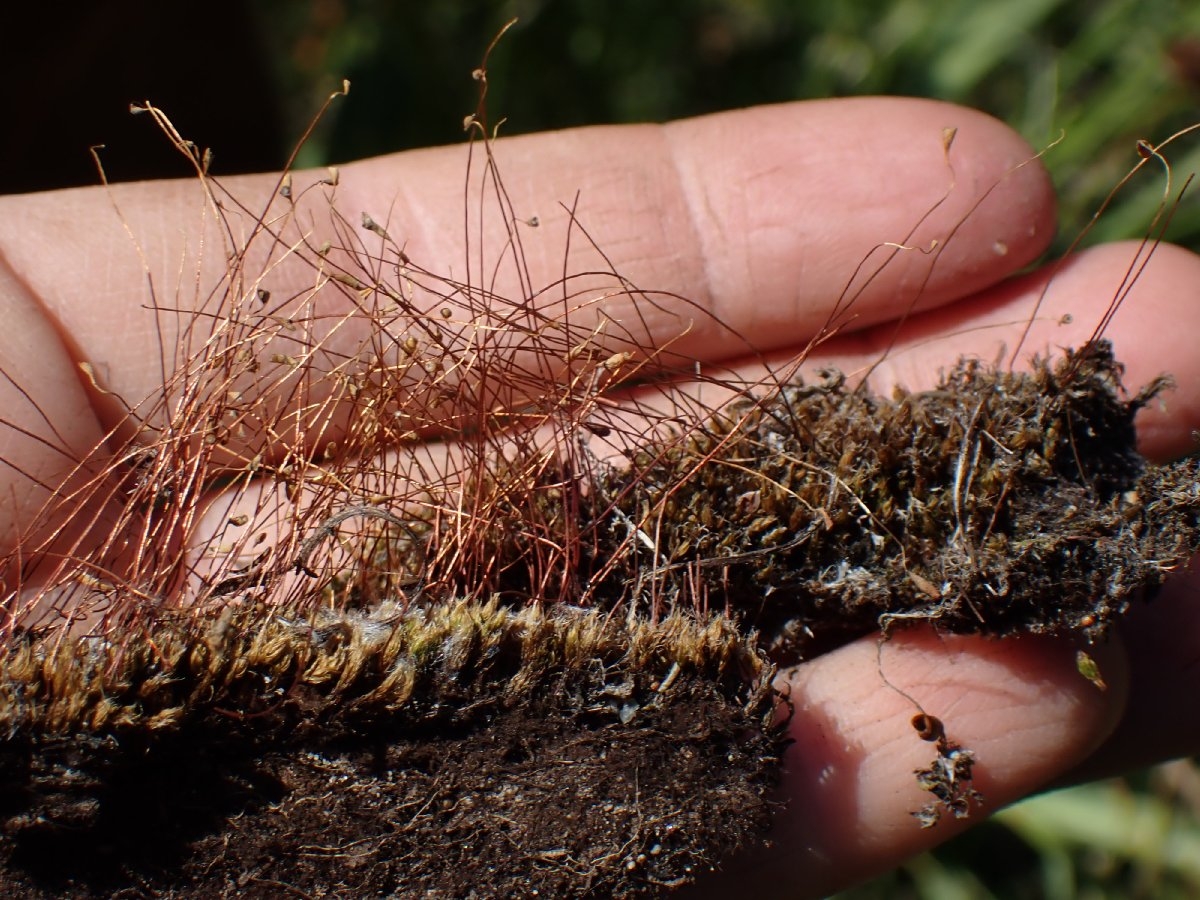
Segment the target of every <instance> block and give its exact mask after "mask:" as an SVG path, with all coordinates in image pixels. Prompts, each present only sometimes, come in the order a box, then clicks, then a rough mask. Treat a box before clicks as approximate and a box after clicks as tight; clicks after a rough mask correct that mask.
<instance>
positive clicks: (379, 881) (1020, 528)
mask: <svg viewBox="0 0 1200 900" xmlns="http://www.w3.org/2000/svg"><path fill="white" fill-rule="evenodd" d="M1120 375H1121V369H1120V366H1119V365H1118V364H1117V363H1116V362H1115V361H1114V359H1113V357H1112V353H1111V349H1110V348H1109V347H1108V345H1107V344H1106V343H1103V342H1098V343H1096V344H1094V345H1092V346H1089V347H1088V348H1085V349H1084V350H1081V351H1078V352H1074V353H1070V354H1068V355H1067V356H1066V358H1065V359H1064V360H1062V361H1061V362H1059V363H1057V364H1055V365H1050V364H1048V363H1041V364H1039V365H1037V366H1036V367H1035V369H1034V371H1033V372H1032V373H1029V374H1015V373H1008V372H997V371H994V370H992V369H989V368H987V367H986V366H983V365H981V364H979V363H977V362H969V361H967V362H961V363H959V364H958V365H957V366H956V367H955V368H953V369H952V370H950V371H949V372H948V373H947V374H946V375H945V377H944V378H943V379H942V382H941V384H940V385H939V386H938V387H937V388H936V389H935V390H932V391H927V392H923V393H903V392H898V393H896V394H894V395H893V396H891V397H879V396H876V395H872V394H870V393H869V392H867V391H866V390H861V389H856V390H852V389H849V388H847V387H846V386H845V385H844V384H843V382H842V380H841V379H840V377H839V376H836V374H830V375H829V377H828V378H827V379H826V380H825V381H824V382H822V383H817V384H809V385H805V384H799V383H797V384H793V385H788V386H785V387H782V388H781V389H780V390H779V391H778V392H777V393H776V394H774V395H773V396H770V397H766V398H764V399H760V400H757V401H752V400H749V399H747V400H745V401H742V402H740V403H735V404H733V405H731V406H730V407H728V408H727V409H726V410H724V411H723V412H722V414H721V415H720V416H718V417H716V418H714V419H713V420H712V421H710V422H709V423H707V424H706V425H704V426H703V427H700V428H697V429H693V430H690V431H688V432H687V433H686V434H683V435H679V436H676V437H675V438H670V437H663V436H659V437H651V438H648V439H647V440H646V441H645V442H644V443H643V444H642V445H640V446H639V447H638V448H636V449H635V451H634V452H632V453H631V454H630V456H631V458H630V465H629V466H628V467H624V468H617V467H610V466H607V465H602V464H599V463H596V462H595V461H592V462H593V463H595V464H594V465H593V466H592V467H591V468H590V469H589V470H588V471H586V472H583V471H573V470H571V469H570V464H569V463H568V461H567V460H562V461H559V464H558V465H556V466H545V467H539V471H542V472H546V473H549V474H547V475H545V476H544V477H545V483H542V482H540V481H538V480H537V479H536V478H535V479H533V480H531V481H529V482H528V483H525V484H522V485H509V484H507V483H504V484H501V483H500V482H499V479H502V478H503V477H505V475H506V471H505V470H504V469H503V467H502V464H500V463H497V468H496V470H495V471H494V472H493V473H492V475H491V477H492V478H493V479H496V480H497V481H496V483H495V484H488V483H486V482H480V483H479V484H477V485H475V488H476V489H477V490H479V491H489V492H490V493H488V494H487V495H486V499H487V503H486V504H480V507H479V508H487V509H489V510H490V511H491V512H492V513H494V516H493V519H494V521H491V522H488V523H477V524H480V525H486V527H480V528H478V529H475V530H474V531H473V532H472V534H473V535H475V537H474V538H473V539H474V540H476V541H477V543H476V544H475V545H473V546H470V547H463V546H458V545H454V544H452V541H454V540H455V539H456V535H458V534H460V532H457V531H454V530H453V529H448V530H446V531H445V532H444V533H443V532H441V531H439V530H438V528H437V527H436V525H435V524H433V523H431V522H425V521H418V520H414V521H412V522H404V521H400V522H399V523H396V522H394V521H393V520H396V519H397V516H396V514H394V513H391V512H386V511H385V512H375V513H373V516H374V517H375V518H379V519H383V520H386V521H388V522H389V523H391V524H393V525H397V529H396V532H395V535H394V537H395V542H396V543H395V545H394V546H392V547H391V550H392V551H394V552H390V555H389V558H390V559H392V560H393V561H394V560H395V559H402V560H408V561H409V563H411V566H410V569H411V571H404V572H401V575H402V576H404V577H406V578H408V579H409V583H411V582H412V581H413V580H414V579H416V580H419V582H420V584H421V589H420V590H419V591H414V592H413V593H414V598H413V599H411V600H410V601H409V602H410V606H404V605H395V604H392V605H389V604H387V603H385V604H382V605H379V606H371V607H369V609H368V610H367V611H366V612H363V611H359V612H354V611H343V612H341V613H337V614H333V613H322V614H319V615H315V616H314V614H313V613H312V612H311V610H310V611H308V612H305V611H304V610H300V609H296V610H292V611H290V612H288V611H285V610H280V609H278V608H272V607H270V606H268V605H265V604H256V603H254V602H253V601H252V599H251V598H252V597H253V596H254V595H253V593H252V592H247V593H246V594H245V595H244V596H243V595H242V594H239V593H237V592H235V593H234V594H233V595H232V596H231V597H230V598H229V604H228V605H227V606H226V609H225V612H224V613H221V614H220V615H219V617H218V618H217V619H215V620H205V619H204V618H203V617H202V616H201V615H199V614H197V613H196V612H195V611H192V612H191V613H184V614H180V618H179V620H178V621H176V622H173V621H172V620H171V619H170V618H169V613H167V612H165V611H164V612H163V613H162V617H161V618H160V619H159V620H157V621H155V622H153V623H151V624H149V625H146V626H144V627H145V630H143V631H139V632H137V633H134V634H132V635H125V636H123V637H122V638H121V640H120V642H119V646H118V645H117V644H116V643H112V642H108V641H102V640H97V639H79V640H58V639H56V638H55V637H54V636H53V635H47V636H41V637H39V636H37V635H27V636H26V637H25V638H24V639H23V640H21V641H18V642H17V643H15V644H13V645H12V646H11V647H10V648H9V649H8V651H7V655H6V656H5V657H4V659H3V660H0V733H2V734H7V735H8V737H7V739H6V740H5V741H3V742H2V743H0V880H3V883H4V884H5V886H7V887H9V888H10V889H12V890H16V891H19V892H20V893H22V894H23V895H24V896H31V897H51V896H53V897H61V896H67V897H100V896H137V897H143V896H146V897H185V896H186V897H224V896H234V895H237V896H263V897H268V896H270V897H277V896H288V895H293V896H304V897H320V896H346V895H363V894H378V895H395V896H430V897H474V896H480V897H482V896H528V895H532V894H534V893H535V892H536V893H538V894H540V895H543V896H596V897H601V896H630V895H636V894H639V893H655V892H659V891H663V890H666V889H668V888H669V887H671V886H673V885H678V884H683V883H686V882H687V881H689V880H691V879H692V878H693V877H695V876H696V875H698V874H700V873H701V872H703V871H705V870H706V869H708V868H710V867H712V866H716V865H719V864H720V862H721V860H722V859H724V858H726V857H727V856H728V854H729V853H731V852H733V851H735V850H736V849H738V848H739V847H743V846H746V845H748V844H751V843H753V842H756V841H760V840H763V839H764V836H765V835H767V834H768V829H769V823H770V814H771V801H770V799H769V798H770V793H771V789H772V786H773V785H774V783H775V780H776V778H777V776H778V771H779V761H780V757H781V752H782V738H781V732H780V730H779V729H778V728H777V727H776V726H774V725H772V724H771V722H772V715H773V710H774V703H775V698H774V697H773V695H772V693H771V690H770V678H771V674H772V666H771V664H769V663H768V662H767V661H766V653H767V652H768V651H769V652H770V653H771V654H772V655H773V656H774V657H775V658H776V659H777V660H789V661H790V660H794V659H796V658H798V657H800V656H806V655H811V654H812V653H814V652H816V651H817V650H819V649H820V648H823V647H827V646H829V645H831V644H833V643H837V642H841V641H844V640H846V639H848V638H849V637H852V636H854V635H857V634H861V633H864V632H867V631H869V630H871V629H875V628H879V627H881V626H882V627H884V628H885V629H886V628H888V627H893V626H894V625H895V624H896V623H898V622H904V621H906V620H925V621H930V622H932V623H934V624H935V625H936V626H937V627H939V628H945V629H948V630H953V631H959V632H975V633H983V634H989V635H995V636H1003V635H1007V634H1014V633H1029V632H1036V633H1044V632H1081V633H1084V634H1087V635H1091V636H1098V635H1100V634H1102V633H1103V632H1104V630H1105V629H1106V628H1107V627H1109V625H1110V624H1111V623H1112V622H1113V620H1114V619H1115V618H1116V617H1118V616H1119V615H1120V614H1121V613H1122V612H1124V610H1125V609H1126V608H1127V607H1128V605H1129V603H1130V602H1131V601H1132V600H1133V599H1134V598H1135V597H1136V596H1138V595H1139V594H1141V593H1146V592H1148V591H1152V589H1153V588H1154V587H1155V586H1157V585H1158V584H1160V583H1161V582H1162V580H1163V579H1164V578H1165V577H1166V575H1167V574H1168V573H1169V572H1170V571H1171V570H1173V569H1174V568H1176V567H1178V566H1180V565H1182V564H1184V563H1185V562H1186V560H1187V559H1188V558H1189V557H1190V555H1191V554H1192V553H1193V552H1195V551H1196V550H1197V548H1198V547H1200V462H1197V461H1196V460H1195V459H1193V460H1185V461H1182V462H1179V463H1176V464H1174V465H1171V466H1150V465H1148V464H1147V463H1146V462H1145V461H1144V460H1143V459H1142V458H1141V457H1140V456H1139V455H1138V453H1137V450H1136V430H1135V428H1134V417H1135V415H1136V413H1137V410H1138V409H1139V408H1140V407H1141V406H1142V405H1144V404H1145V403H1146V402H1147V401H1149V400H1150V398H1152V397H1153V396H1154V395H1155V394H1156V393H1157V392H1158V391H1160V390H1161V389H1163V388H1164V387H1165V382H1164V381H1160V382H1156V383H1154V384H1152V385H1150V386H1149V387H1148V388H1147V389H1145V390H1143V391H1142V392H1141V393H1140V394H1138V395H1136V396H1134V397H1132V398H1130V397H1127V396H1126V395H1125V394H1124V392H1123V389H1122V387H1121V383H1120ZM539 477H541V476H539ZM510 488H511V490H510ZM509 495H511V497H512V498H515V499H511V500H506V499H504V498H505V497H506V496H509ZM483 496H484V495H481V497H483ZM506 504H507V505H506ZM352 514H353V515H361V514H363V513H362V512H361V510H359V511H354V512H353V513H352ZM568 516H572V517H574V518H573V519H571V521H570V522H569V523H567V517H568ZM342 518H344V516H335V519H334V521H333V524H331V525H328V527H323V529H318V532H317V534H318V540H323V539H324V538H325V537H327V536H328V533H332V531H333V530H334V528H335V527H336V526H337V525H338V524H340V523H341V521H342ZM564 523H567V524H569V526H570V527H569V529H567V530H566V531H562V532H561V533H562V534H568V533H569V534H572V535H575V540H574V541H573V542H572V543H571V545H570V546H571V552H570V553H563V554H562V555H561V557H552V556H551V557H548V556H547V554H546V552H545V548H546V547H547V546H551V545H554V546H557V543H556V542H557V538H554V535H555V534H558V533H559V532H556V531H554V529H555V528H556V527H558V526H562V525H564ZM564 527H565V526H564ZM489 529H490V530H489ZM548 536H549V537H548ZM389 540H390V538H388V537H386V536H385V537H384V538H382V539H381V544H382V545H383V546H384V550H385V551H387V550H388V541H389ZM561 543H563V544H565V543H566V542H565V541H564V542H561ZM305 546H306V548H308V547H309V545H308V544H306V545H305ZM312 546H315V544H313V545H312ZM308 553H309V549H305V551H304V553H303V554H302V556H301V558H300V559H299V560H297V561H296V565H297V566H299V567H300V568H301V570H302V571H314V570H311V569H310V568H309V567H308V565H307V562H308V559H307V556H308ZM464 559H468V560H475V561H476V562H479V561H483V562H486V563H487V565H486V567H485V568H487V570H488V571H489V572H491V573H493V574H492V575H489V576H488V577H489V578H492V579H493V580H492V581H489V582H488V583H486V584H479V585H475V586H474V587H475V589H476V590H477V592H478V595H480V596H482V595H488V596H492V597H494V598H503V602H500V600H499V599H492V600H488V601H487V602H482V601H479V600H462V599H455V598H456V596H458V595H456V594H455V593H454V592H453V590H452V588H453V586H454V585H455V579H456V578H460V577H461V573H460V570H459V569H455V568H452V567H453V566H459V565H461V561H462V560H464ZM547 560H549V561H547ZM443 561H448V562H443ZM439 565H444V566H445V567H446V570H445V571H440V570H439V569H438V566H439ZM555 567H558V569H556V568H555ZM568 567H570V570H569V571H566V570H567V568H568ZM401 568H403V566H401ZM559 570H562V571H559ZM559 576H562V577H559ZM544 584H555V585H562V586H564V588H563V589H564V590H566V588H567V587H570V589H571V590H575V591H576V593H574V594H570V595H564V596H563V597H561V598H559V599H558V600H557V601H556V602H555V603H548V604H545V606H544V607H543V605H542V604H541V600H542V599H543V598H541V597H540V595H537V594H536V591H535V589H534V587H532V586H534V585H544ZM255 586H256V587H257V588H260V589H262V590H266V589H268V588H269V587H270V582H269V580H268V579H266V576H264V577H263V578H261V579H258V580H257V581H256V583H255ZM1047 598H1052V599H1053V603H1048V602H1046V601H1047ZM417 600H419V601H420V604H421V605H416V604H417ZM239 604H241V605H239ZM712 609H724V610H725V611H726V615H727V616H728V618H727V617H722V616H717V617H713V616H710V615H709V614H708V613H707V612H705V611H706V610H712ZM752 627H753V628H757V629H759V630H758V631H752V630H751V628H752ZM951 727H952V723H951ZM935 737H936V739H937V746H936V752H937V758H936V759H935V760H934V761H933V764H932V765H931V766H930V767H929V768H928V769H925V770H922V771H921V772H919V773H917V777H918V783H919V784H921V786H922V787H923V788H924V789H925V790H927V791H928V792H929V793H930V794H931V796H932V800H931V803H930V805H929V806H927V807H926V808H925V809H923V810H920V811H917V816H918V819H919V820H920V821H921V824H923V825H927V826H928V825H932V824H934V823H935V822H936V821H937V820H938V818H939V817H940V816H941V815H943V814H945V813H949V814H952V815H954V816H963V815H966V814H968V813H969V811H970V809H971V808H972V806H973V805H974V804H975V803H976V801H977V800H978V795H977V794H976V793H975V791H974V789H973V787H972V786H971V778H972V770H973V767H974V766H975V765H976V764H977V763H978V764H981V765H986V760H976V758H975V755H974V754H973V752H972V751H971V750H970V748H964V747H961V746H959V745H958V744H956V743H954V742H953V741H952V740H950V738H949V737H948V736H947V735H946V734H945V733H944V732H942V731H941V730H940V723H939V729H938V730H937V733H936V735H935Z"/></svg>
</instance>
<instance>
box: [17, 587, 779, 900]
mask: <svg viewBox="0 0 1200 900" xmlns="http://www.w3.org/2000/svg"><path fill="white" fill-rule="evenodd" d="M274 621H276V622H277V621H278V620H277V619H275V620H274ZM381 621H384V620H382V619H380V618H379V617H376V618H375V619H372V620H368V619H359V618H350V619H345V620H342V621H339V622H335V623H329V622H327V623H325V624H324V625H323V626H322V627H320V628H317V629H307V630H304V629H300V630H297V629H294V628H293V629H287V628H281V627H279V626H278V625H274V626H272V625H264V623H263V621H261V620H259V621H257V622H256V620H255V618H254V616H252V615H247V616H243V617H242V618H241V620H240V621H237V622H235V623H232V624H231V623H228V622H226V623H223V627H222V628H220V629H218V630H214V631H213V632H211V633H210V635H209V638H208V640H207V647H208V649H207V650H206V651H204V652H199V653H198V652H195V648H196V647H199V646H204V645H205V644H206V641H205V640H204V639H203V636H201V635H196V634H195V633H193V634H191V635H190V636H185V635H179V636H178V637H177V638H175V637H173V636H172V635H171V634H170V633H166V632H161V631H160V633H158V634H157V635H156V637H157V639H158V640H157V641H155V643H156V644H157V645H158V652H157V653H153V654H151V653H148V654H146V655H145V656H144V657H142V658H140V659H139V658H137V654H134V655H133V656H125V657H118V656H117V655H115V654H106V653H99V654H97V653H95V652H93V653H91V654H88V655H79V654H77V655H75V656H74V657H71V656H70V655H68V654H63V653H59V654H56V653H55V652H54V651H53V650H52V649H49V648H40V652H34V653H27V654H26V655H25V658H24V659H20V660H15V661H14V660H12V659H10V663H13V664H11V665H10V667H9V669H8V672H7V673H6V674H7V675H8V680H7V682H6V684H5V685H4V690H5V693H6V698H5V699H6V703H5V709H6V710H7V714H8V718H9V722H8V723H7V724H8V725H9V733H10V735H11V737H10V738H9V740H8V741H6V742H5V743H4V744H3V745H0V773H2V774H0V784H2V785H3V789H2V791H0V883H3V885H4V886H5V887H6V888H7V889H8V890H9V891H15V892H17V893H19V894H20V895H21V896H27V897H47V898H49V897H113V896H124V897H181V898H182V897H188V898H192V897H198V898H204V897H214V898H215V897H234V896H236V897H264V898H265V897H280V896H297V897H334V896H337V897H344V896H366V895H379V896H401V897H407V896H420V897H485V896H533V895H540V896H594V897H608V896H635V895H642V894H647V893H654V892H657V891H660V890H663V889H665V888H667V887H670V886H672V885H678V884H683V883H686V882H688V881H691V880H692V879H693V878H694V877H695V876H696V875H698V874H700V873H702V872H704V871H707V870H708V869H710V868H712V867H714V866H716V865H718V864H719V863H720V861H721V859H722V858H724V857H725V856H727V855H728V854H729V853H730V852H732V851H733V850H735V849H737V848H738V847H741V846H745V845H748V844H751V843H754V842H757V841H760V840H761V839H762V835H763V834H764V833H765V832H766V830H767V828H768V825H769V821H770V814H771V801H770V800H769V795H770V792H771V790H772V788H773V786H774V784H775V782H776V779H777V774H778V763H779V755H780V752H781V749H782V744H781V732H780V730H779V728H778V727H776V726H774V725H772V724H771V718H772V713H773V706H774V701H773V695H772V693H771V691H770V689H769V679H770V676H771V672H772V670H771V668H770V667H769V666H765V665H763V664H762V662H761V659H760V657H759V656H758V655H757V654H756V653H755V651H754V650H753V648H752V647H751V646H750V645H749V644H747V643H746V642H745V641H744V640H742V639H741V638H740V637H739V636H738V635H737V633H736V632H734V631H733V630H732V629H731V628H730V627H729V626H728V624H727V623H724V622H720V621H712V622H709V623H706V624H705V625H703V626H701V625H700V624H699V623H696V622H688V621H685V620H682V619H678V618H675V619H671V620H669V621H667V622H665V623H661V624H660V625H659V626H657V627H653V628H652V627H649V626H637V627H635V628H634V629H633V633H630V630H629V629H626V628H625V627H623V626H621V627H618V626H613V625H611V624H608V623H604V622H602V621H600V620H599V617H596V616H589V615H586V614H585V615H582V616H579V615H575V616H567V617H565V618H564V617H543V616H538V615H536V614H533V613H527V614H522V615H514V614H509V613H506V612H504V611H503V610H500V609H497V608H495V607H491V608H482V609H480V608H467V607H459V608H458V609H457V610H450V611H448V612H441V613H433V614H430V615H429V616H424V615H420V614H416V615H410V616H409V617H408V621H404V622H401V623H398V624H397V623H394V622H393V623H392V624H391V625H389V626H387V627H384V626H383V625H381V624H380V623H381ZM254 624H257V625H258V626H259V627H260V628H261V629H262V630H264V631H268V632H270V631H274V634H273V636H272V638H273V639H272V640H268V641H263V640H257V641H256V640H255V639H254V638H253V637H252V636H250V635H251V634H252V632H250V631H247V630H246V627H245V626H247V625H254ZM189 644H190V646H191V650H188V649H182V648H186V647H187V646H188V645H189ZM347 648H350V649H351V651H352V652H350V653H346V652H344V651H345V650H346V649H347ZM33 649H34V650H38V649H39V648H33ZM177 651H179V652H177ZM574 654H579V655H578V656H574ZM35 657H37V658H38V659H37V661H38V662H39V663H41V665H30V664H29V663H30V661H31V659H33V658H35ZM71 658H74V659H75V660H76V663H75V669H76V671H75V672H74V673H70V674H68V673H66V672H65V671H64V670H65V669H67V668H69V667H70V659H71ZM48 661H53V662H54V663H56V664H57V669H56V668H55V666H47V665H45V663H46V662H48ZM114 664H115V665H116V666H118V667H123V671H120V672H114V671H113V665H114ZM14 679H19V681H17V680H14ZM85 685H90V687H89V688H85V690H84V691H83V693H86V694H89V695H90V696H91V697H92V702H90V703H82V704H81V703H79V702H77V701H78V696H79V694H80V693H81V691H80V688H81V686H85ZM101 693H104V694H107V696H106V697H105V699H104V700H100V699H99V698H100V695H101ZM97 716H100V717H101V719H100V720H98V719H97ZM72 719H73V720H74V721H75V722H76V727H74V728H73V729H70V732H71V733H67V734H45V733H42V734H39V733H38V731H39V728H37V727H36V726H38V725H43V726H44V725H46V724H48V723H49V722H51V721H57V722H59V723H60V724H63V723H65V722H66V721H68V720H72ZM84 721H89V722H93V723H95V722H97V721H103V722H104V723H105V724H104V725H103V726H102V727H100V728H91V729H89V728H81V727H79V724H80V723H82V722H84Z"/></svg>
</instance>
